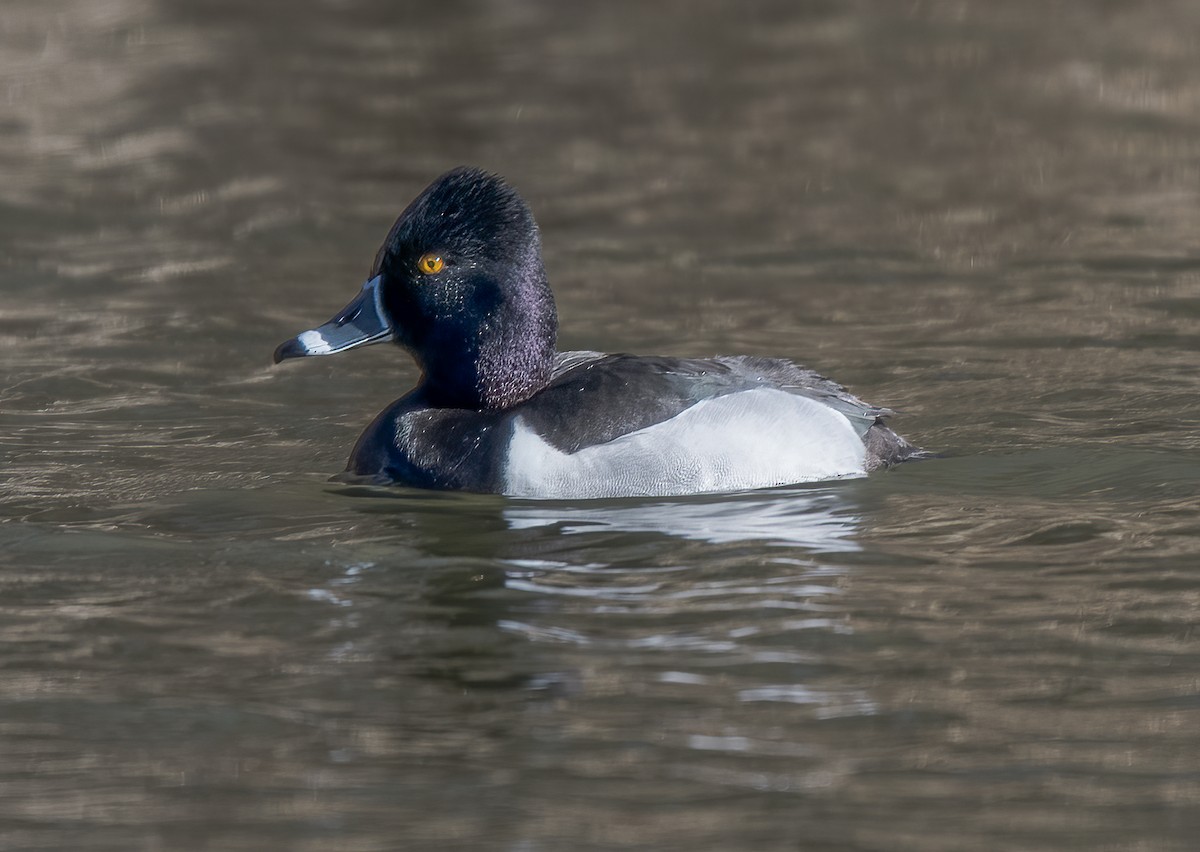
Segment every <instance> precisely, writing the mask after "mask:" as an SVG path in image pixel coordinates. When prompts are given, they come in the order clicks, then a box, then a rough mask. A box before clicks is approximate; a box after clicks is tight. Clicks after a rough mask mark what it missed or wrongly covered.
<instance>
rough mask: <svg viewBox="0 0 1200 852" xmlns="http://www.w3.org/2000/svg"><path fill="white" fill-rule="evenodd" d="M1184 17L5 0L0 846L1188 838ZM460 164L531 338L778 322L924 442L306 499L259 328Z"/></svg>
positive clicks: (340, 441)
mask: <svg viewBox="0 0 1200 852" xmlns="http://www.w3.org/2000/svg"><path fill="white" fill-rule="evenodd" d="M1197 24H1200V10H1198V9H1196V8H1195V7H1194V6H1193V5H1192V4H1188V3H1184V2H1165V3H1157V4H1153V5H1152V6H1151V5H1148V4H1140V3H1133V2H1121V1H1120V0H1113V2H1105V3H1086V2H1083V1H1082V0H1078V1H1077V2H1064V3H1058V4H1051V5H1049V6H1047V5H1046V4H1039V3H1033V2H1024V0H1018V2H1012V3H1005V4H982V3H969V2H968V3H909V4H893V3H886V2H863V3H856V4H835V3H820V2H802V3H785V2H763V3H751V4H743V3H729V2H700V3H688V4H684V3H666V4H655V5H648V4H641V5H639V4H629V3H612V4H593V5H588V6H576V5H568V4H549V3H537V2H499V1H498V0H497V2H453V1H452V2H443V3H438V4H411V5H405V6H403V7H401V6H397V5H396V4H392V3H386V2H382V0H345V2H333V1H332V0H330V2H311V3H304V4H300V5H296V4H292V3H286V4H285V3H282V2H261V3H254V4H239V3H230V2H220V0H207V2H195V3H191V2H188V3H185V2H167V0H158V1H157V2H156V0H51V2H44V1H43V0H6V3H5V4H4V6H3V8H0V45H2V50H0V72H2V73H0V79H3V81H4V88H3V90H2V91H3V93H4V98H5V99H4V101H3V104H4V110H3V112H2V113H0V168H2V169H3V174H4V175H5V179H4V181H3V182H2V183H0V250H2V252H0V291H2V294H3V299H2V300H0V352H2V353H3V358H2V360H0V364H2V371H0V442H2V443H0V451H2V453H3V455H2V459H3V462H2V467H0V847H3V848H4V849H13V850H25V849H31V850H32V849H82V848H87V849H113V850H131V849H137V850H142V849H145V850H160V849H162V850H191V849H214V850H217V849H219V850H236V849H246V850H264V849H269V850H275V849H278V850H327V849H345V850H390V849H431V850H433V849H438V850H453V849H463V850H466V849H472V850H473V849H496V850H512V852H518V850H519V852H548V850H617V849H648V850H676V849H678V850H689V852H690V850H697V849H713V850H767V849H769V850H776V849H780V850H783V849H795V850H801V849H803V850H809V849H813V850H958V849H995V850H1033V849H1046V850H1064V849H1078V850H1097V849H1105V850H1188V849H1192V848H1194V846H1195V838H1196V837H1197V836H1200V769H1198V768H1197V767H1200V645H1198V640H1197V629H1196V628H1197V621H1198V620H1200V569H1198V567H1197V555H1198V553H1200V495H1198V488H1197V483H1198V482H1200V428H1198V426H1200V423H1198V421H1200V403H1198V402H1197V399H1198V392H1200V378H1198V371H1197V361H1198V358H1197V352H1198V351H1200V332H1198V330H1197V329H1198V325H1197V324H1198V321H1200V252H1197V242H1196V234H1197V233H1200V206H1198V205H1197V198H1198V195H1200V165H1198V164H1200V143H1198V142H1197V141H1196V138H1195V115H1196V106H1197V104H1198V103H1200V63H1198V62H1197V59H1198V58H1200V46H1198V44H1197V42H1196V40H1195V38H1194V36H1193V35H1192V34H1193V33H1194V32H1195V31H1196V26H1197ZM460 163H470V164H474V165H480V166H483V167H485V168H488V169H491V170H494V171H497V172H500V173H502V174H504V175H506V176H507V177H508V178H509V179H510V181H511V182H513V183H514V184H515V185H516V186H518V187H519V188H520V190H521V191H522V193H523V194H524V195H525V197H526V198H527V199H528V201H529V202H530V204H531V205H532V207H533V209H534V212H535V214H536V215H537V217H538V220H539V222H540V224H541V227H542V234H543V241H544V244H545V254H546V262H547V267H548V270H549V273H550V276H551V281H552V283H553V285H554V286H555V291H556V297H557V299H558V303H559V309H560V313H561V315H562V324H563V327H562V333H561V343H562V345H563V346H564V348H588V349H602V350H612V351H632V352H640V353H656V354H664V355H709V354H713V353H718V352H721V353H743V352H744V353H752V354H769V355H779V356H785V357H791V358H795V359H796V360H798V361H800V362H802V363H805V364H807V365H809V366H812V367H814V368H816V369H818V370H820V371H822V372H824V373H826V374H829V375H831V376H834V377H836V378H837V379H839V380H840V381H843V382H845V383H847V384H848V385H850V386H851V388H852V389H853V390H854V391H855V392H856V393H859V394H860V395H862V396H863V397H864V398H865V399H868V400H870V401H871V402H874V403H876V404H880V405H887V406H889V407H893V408H896V409H898V410H899V411H901V412H902V414H901V416H900V417H898V418H897V419H896V421H895V425H896V427H897V428H898V430H899V431H901V432H902V433H903V434H905V435H906V436H908V437H910V438H912V439H913V440H914V441H916V442H918V443H920V444H922V445H923V446H926V447H930V448H933V449H937V450H940V451H942V452H944V453H945V455H946V457H945V458H942V459H938V460H935V461H931V462H926V463H922V464H917V465H909V466H905V467H902V468H900V469H897V470H894V471H892V472H889V473H886V474H882V475H876V476H872V477H871V478H869V479H865V480H858V481H853V482H844V483H837V484H831V485H822V486H816V487H806V488H793V489H781V490H774V491H766V492H759V493H751V494H737V495H728V496H720V497H702V498H701V497H697V498H689V499H676V500H653V501H619V500H618V501H596V502H592V503H587V502H580V503H561V502H536V501H534V502H531V501H512V500H505V499H501V498H494V497H480V496H471V495H445V494H426V493H420V492H413V491H407V490H403V489H393V490H378V489H377V490H371V489H361V488H346V487H343V486H338V485H333V484H330V483H328V482H327V481H326V480H327V478H328V476H329V475H330V474H333V473H335V472H337V471H338V470H340V469H341V466H342V464H343V463H344V461H345V457H346V455H347V454H348V452H349V449H350V447H351V445H352V443H353V441H354V439H355V437H356V436H357V434H358V432H359V431H360V430H361V429H362V428H363V426H365V424H366V423H367V422H368V421H369V420H370V418H371V417H373V416H374V414H375V413H376V412H377V411H378V410H379V409H380V408H382V407H383V406H384V405H385V404H386V403H388V402H390V401H391V400H392V399H394V398H395V397H397V396H399V395H400V394H401V393H402V392H403V391H405V390H406V389H407V388H408V387H409V386H410V385H411V383H412V382H413V381H414V379H415V371H414V368H413V366H412V364H411V363H410V362H409V361H408V360H407V359H406V358H405V357H404V356H403V354H402V353H399V352H392V351H388V350H386V349H384V348H381V347H373V348H371V349H368V350H365V351H356V352H353V353H348V354H346V355H343V356H339V357H338V358H330V359H314V360H313V361H311V362H305V363H302V364H291V363H289V364H284V365H281V366H278V367H273V366H271V364H270V360H271V352H272V350H273V348H274V347H275V345H276V344H277V343H278V342H280V341H281V340H283V339H285V338H286V337H288V336H290V335H292V334H294V333H295V332H296V331H298V330H301V329H304V328H309V327H311V326H312V325H313V324H314V323H316V322H320V321H323V320H324V319H326V318H327V317H328V316H330V315H331V313H332V311H333V310H335V309H336V308H338V307H340V306H341V305H342V304H343V303H344V302H345V301H346V300H347V299H348V298H349V296H350V295H351V294H352V293H353V292H354V291H355V290H356V289H357V288H358V287H359V286H360V285H361V283H362V279H363V276H364V274H365V273H366V271H367V269H368V267H369V265H370V261H371V259H372V257H373V254H374V251H375V249H376V247H377V245H378V242H379V241H380V240H381V239H382V237H383V235H384V234H385V233H386V231H387V229H388V227H389V226H390V224H391V221H392V219H393V218H394V217H395V215H396V214H397V213H398V212H399V211H400V209H401V208H402V207H403V206H404V204H405V203H407V201H408V200H409V199H410V198H411V196H412V195H413V194H415V193H416V192H417V191H419V190H420V189H421V188H422V187H423V186H424V185H425V184H426V183H427V182H428V181H429V180H430V179H431V178H432V177H434V176H436V175H437V174H439V173H440V172H442V171H443V170H445V169H446V168H449V167H451V166H454V165H458V164H460Z"/></svg>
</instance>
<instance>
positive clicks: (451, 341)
mask: <svg viewBox="0 0 1200 852" xmlns="http://www.w3.org/2000/svg"><path fill="white" fill-rule="evenodd" d="M557 330H558V316H557V313H556V311H555V308H554V296H553V295H552V294H551V292H550V286H549V284H548V283H547V281H546V272H545V269H544V268H543V266H542V253H541V241H540V239H539V237H538V229H537V224H536V223H535V222H534V220H533V214H532V213H530V211H529V207H528V206H527V205H526V204H525V202H524V200H523V199H522V198H521V196H520V195H518V194H517V192H516V190H514V189H512V188H511V187H509V186H508V185H506V184H505V183H504V182H503V181H502V180H501V179H500V178H498V177H497V176H495V175H492V174H488V173H487V172H484V171H482V170H480V169H473V168H459V169H454V170H453V171H450V172H447V173H446V174H444V175H442V176H441V177H440V178H438V179H437V180H435V181H434V182H433V183H432V184H430V185H429V187H427V188H426V189H425V191H424V192H422V193H421V194H420V195H419V196H417V198H416V199H415V200H414V201H413V202H412V203H411V204H410V205H409V206H408V209H406V210H405V211H404V212H403V213H401V214H400V218H399V219H397V220H396V223H395V224H394V225H393V226H392V229H391V231H390V232H389V233H388V235H387V238H386V239H385V240H384V242H383V245H382V246H381V247H380V249H379V252H378V254H376V256H375V263H374V265H373V266H372V267H371V272H370V274H369V275H368V276H367V282H366V283H365V284H364V285H363V287H362V290H361V291H359V293H358V295H357V296H355V297H354V299H353V300H352V301H351V302H350V304H348V305H347V306H346V307H345V308H343V309H342V311H341V312H340V313H338V314H337V315H336V316H335V317H334V318H333V319H331V320H330V321H329V322H327V323H325V324H324V325H321V326H318V327H317V328H314V329H311V330H310V331H305V332H303V333H301V334H299V335H297V336H296V337H294V338H292V339H291V340H288V341H285V342H284V343H282V344H280V346H279V348H277V349H276V350H275V363H277V364H278V363H279V362H280V361H283V360H285V359H287V358H299V357H302V356H309V355H331V354H333V353H335V352H344V351H346V350H347V349H353V348H354V347H356V346H365V345H367V344H370V343H380V342H383V341H388V340H390V341H393V342H395V343H397V344H399V345H400V346H402V347H404V348H405V349H407V350H408V351H409V352H410V353H412V356H413V357H414V358H415V359H416V362H417V364H418V366H419V367H420V368H421V371H422V374H423V375H422V377H421V381H420V384H419V385H418V390H419V391H420V392H421V393H422V394H423V395H424V397H425V399H426V401H427V402H428V404H430V405H434V406H438V407H447V408H472V409H477V410H484V409H500V408H507V407H509V406H511V405H515V404H517V403H519V402H522V401H523V400H525V399H528V398H529V397H530V396H532V395H533V394H535V393H537V391H539V390H541V389H542V388H543V387H545V385H546V383H547V381H548V380H549V377H550V371H551V367H552V364H553V359H554V347H555V338H556V335H557Z"/></svg>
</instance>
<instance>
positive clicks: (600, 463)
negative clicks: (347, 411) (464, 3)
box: [275, 168, 921, 498]
mask: <svg viewBox="0 0 1200 852" xmlns="http://www.w3.org/2000/svg"><path fill="white" fill-rule="evenodd" d="M557 327H558V316H557V313H556V312H555V308H554V297H553V295H552V294H551V292H550V286H549V284H548V283H547V281H546V272H545V269H544V268H543V267H542V255H541V244H540V240H539V237H538V228H537V225H536V224H535V223H534V220H533V215H532V214H531V213H530V211H529V208H528V207H527V206H526V204H525V202H524V200H522V198H521V196H520V195H518V194H517V192H516V190H514V189H512V188H511V187H509V186H507V185H506V184H505V183H504V182H503V181H502V180H501V179H500V178H498V177H496V176H495V175H491V174H488V173H487V172H484V171H481V170H479V169H473V168H459V169H455V170H453V171H451V172H448V173H446V174H444V175H442V176H441V177H440V178H438V179H437V180H436V181H434V182H433V183H432V184H431V185H430V186H429V187H428V188H427V189H426V190H425V191H424V192H422V193H421V194H420V195H419V196H417V198H416V200H415V201H413V202H412V204H410V205H409V207H408V209H407V210H405V211H404V212H403V213H402V214H400V218H399V219H397V220H396V223H395V224H394V225H393V226H392V229H391V231H390V232H389V233H388V235H387V239H385V240H384V242H383V246H382V247H381V248H380V249H379V253H378V254H377V255H376V256H375V263H374V265H373V266H372V268H371V273H370V275H369V276H368V277H367V282H366V284H365V285H363V288H362V290H361V291H360V292H359V294H358V295H357V296H356V297H355V298H354V300H353V301H352V302H350V304H349V305H347V306H346V307H345V309H343V310H342V312H341V313H339V314H338V315H337V316H336V317H334V318H333V319H332V320H330V321H329V322H327V323H326V324H325V325H322V326H319V327H318V328H315V329H313V330H311V331H306V332H303V333H302V334H300V335H299V336H297V337H295V338H293V339H291V340H288V341H287V342H285V343H283V344H282V345H280V346H279V348H278V349H276V350H275V362H276V363H279V362H280V361H283V360H284V359H286V358H297V357H300V356H305V355H328V354H332V353H334V352H342V351H344V350H346V349H351V348H353V347H355V346H363V345H366V344H368V343H379V342H382V341H393V342H395V343H397V344H399V345H400V346H402V347H403V348H405V349H407V350H408V351H409V352H410V353H411V354H412V355H413V357H414V358H415V359H416V361H417V364H418V365H419V366H420V368H421V371H422V375H421V378H420V380H419V381H418V383H417V386H416V387H415V388H413V390H411V391H409V393H407V394H406V395H405V396H403V397H401V398H400V399H399V400H397V401H396V402H394V403H392V404H391V405H390V406H388V407H387V408H386V409H385V410H384V411H383V412H382V413H381V414H380V415H379V416H378V417H376V418H375V421H374V422H373V423H371V425H370V426H368V427H367V429H366V431H365V432H363V434H362V436H361V437H360V438H359V439H358V443H357V444H356V445H355V447H354V451H353V452H352V453H351V454H350V460H349V463H348V464H347V467H346V473H345V474H343V478H346V479H358V480H369V481H373V482H377V483H399V484H404V485H412V486H418V487H422V488H441V489H461V490H466V491H483V492H496V493H502V494H508V495H512V496H520V497H559V498H587V497H619V496H634V495H654V496H663V495H679V494H698V493H704V492H720V491H734V490H742V489H749V488H764V487H768V486H773V485H786V484H792V483H799V482H811V481H815V480H824V479H836V478H840V477H852V476H862V475H864V474H865V473H867V472H868V471H871V470H875V469H877V468H881V467H888V466H890V465H893V464H896V463H897V462H900V461H903V460H905V459H907V458H911V457H913V456H916V455H920V454H921V451H920V450H918V449H917V448H916V447H914V446H912V445H911V444H909V443H908V442H907V441H905V440H904V439H903V438H901V437H900V436H899V435H897V434H896V433H895V432H893V431H892V430H891V429H889V428H888V427H887V426H886V425H884V423H883V420H884V418H885V417H886V416H887V415H888V414H890V413H891V412H889V411H888V410H887V409H883V408H876V407H875V406H872V405H868V404H867V403H865V402H863V401H862V400H860V399H858V398H856V397H854V396H852V395H851V394H850V393H848V392H847V391H846V390H845V388H843V387H842V386H841V385H838V384H836V383H834V382H831V381H829V380H828V379H825V378H823V377H822V376H819V375H817V374H816V373H814V372H812V371H811V370H806V369H804V368H802V367H798V366H796V365H795V364H793V363H792V362H790V361H785V360H781V359H774V358H757V357H748V356H735V357H716V358H703V359H683V358H660V357H638V356H633V355H605V354H601V353H599V352H557V351H555V337H556V333H557Z"/></svg>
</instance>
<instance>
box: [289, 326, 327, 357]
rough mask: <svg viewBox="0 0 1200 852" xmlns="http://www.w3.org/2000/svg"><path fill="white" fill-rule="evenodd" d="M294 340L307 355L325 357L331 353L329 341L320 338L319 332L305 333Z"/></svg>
mask: <svg viewBox="0 0 1200 852" xmlns="http://www.w3.org/2000/svg"><path fill="white" fill-rule="evenodd" d="M296 339H297V340H299V341H300V345H301V346H303V347H304V351H305V352H307V353H308V354H309V355H326V354H328V353H329V352H331V351H333V347H331V346H330V345H329V341H327V340H326V339H325V338H324V337H322V336H321V333H320V332H319V331H306V332H304V333H303V334H301V335H299V336H298V337H297V338H296Z"/></svg>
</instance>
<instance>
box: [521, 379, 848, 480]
mask: <svg viewBox="0 0 1200 852" xmlns="http://www.w3.org/2000/svg"><path fill="white" fill-rule="evenodd" d="M865 458H866V450H865V448H864V447H863V442H862V439H861V438H859V437H858V433H857V432H855V430H854V427H853V426H851V425H850V421H849V420H847V419H846V418H845V417H844V416H842V415H841V414H839V413H838V412H836V411H834V410H833V409H832V408H829V407H828V406H826V405H822V404H821V403H819V402H815V401H813V400H811V399H808V398H807V397H802V396H795V395H793V394H790V393H788V392H787V391H782V390H777V389H775V388H758V389H755V390H750V391H742V392H740V393H733V394H729V395H727V396H721V397H717V398H715V399H709V400H705V401H703V402H699V403H697V404H696V405H693V406H692V407H691V408H689V409H687V410H686V411H684V412H682V413H681V414H679V415H677V416H676V417H673V418H671V419H670V420H667V421H664V422H662V423H656V424H655V425H653V426H649V427H647V428H645V429H641V430H639V431H637V432H631V433H630V434H628V435H622V436H621V437H620V438H617V439H615V440H612V441H609V442H608V443H607V444H599V445H597V446H594V447H586V448H584V449H582V450H580V451H579V452H577V453H564V452H561V451H559V450H557V449H555V448H554V447H552V446H550V445H549V444H548V443H546V441H544V440H543V439H542V438H541V436H539V435H538V434H537V433H536V432H534V431H533V430H532V429H530V428H529V427H528V426H526V425H525V423H524V422H523V421H522V420H521V419H520V418H518V419H517V421H516V424H515V429H514V431H513V437H512V442H511V443H510V444H509V448H508V460H507V462H506V465H505V473H504V482H505V487H504V493H505V494H508V495H509V496H512V497H534V498H545V499H580V498H593V497H634V496H647V497H668V496H678V495H683V494H706V493H715V492H722V491H741V490H745V489H750V488H769V487H771V486H774V485H791V484H794V483H798V482H815V481H817V480H822V479H838V478H841V477H847V476H862V475H864V474H865V472H866V471H865V469H864V466H863V464H864V460H865Z"/></svg>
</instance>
